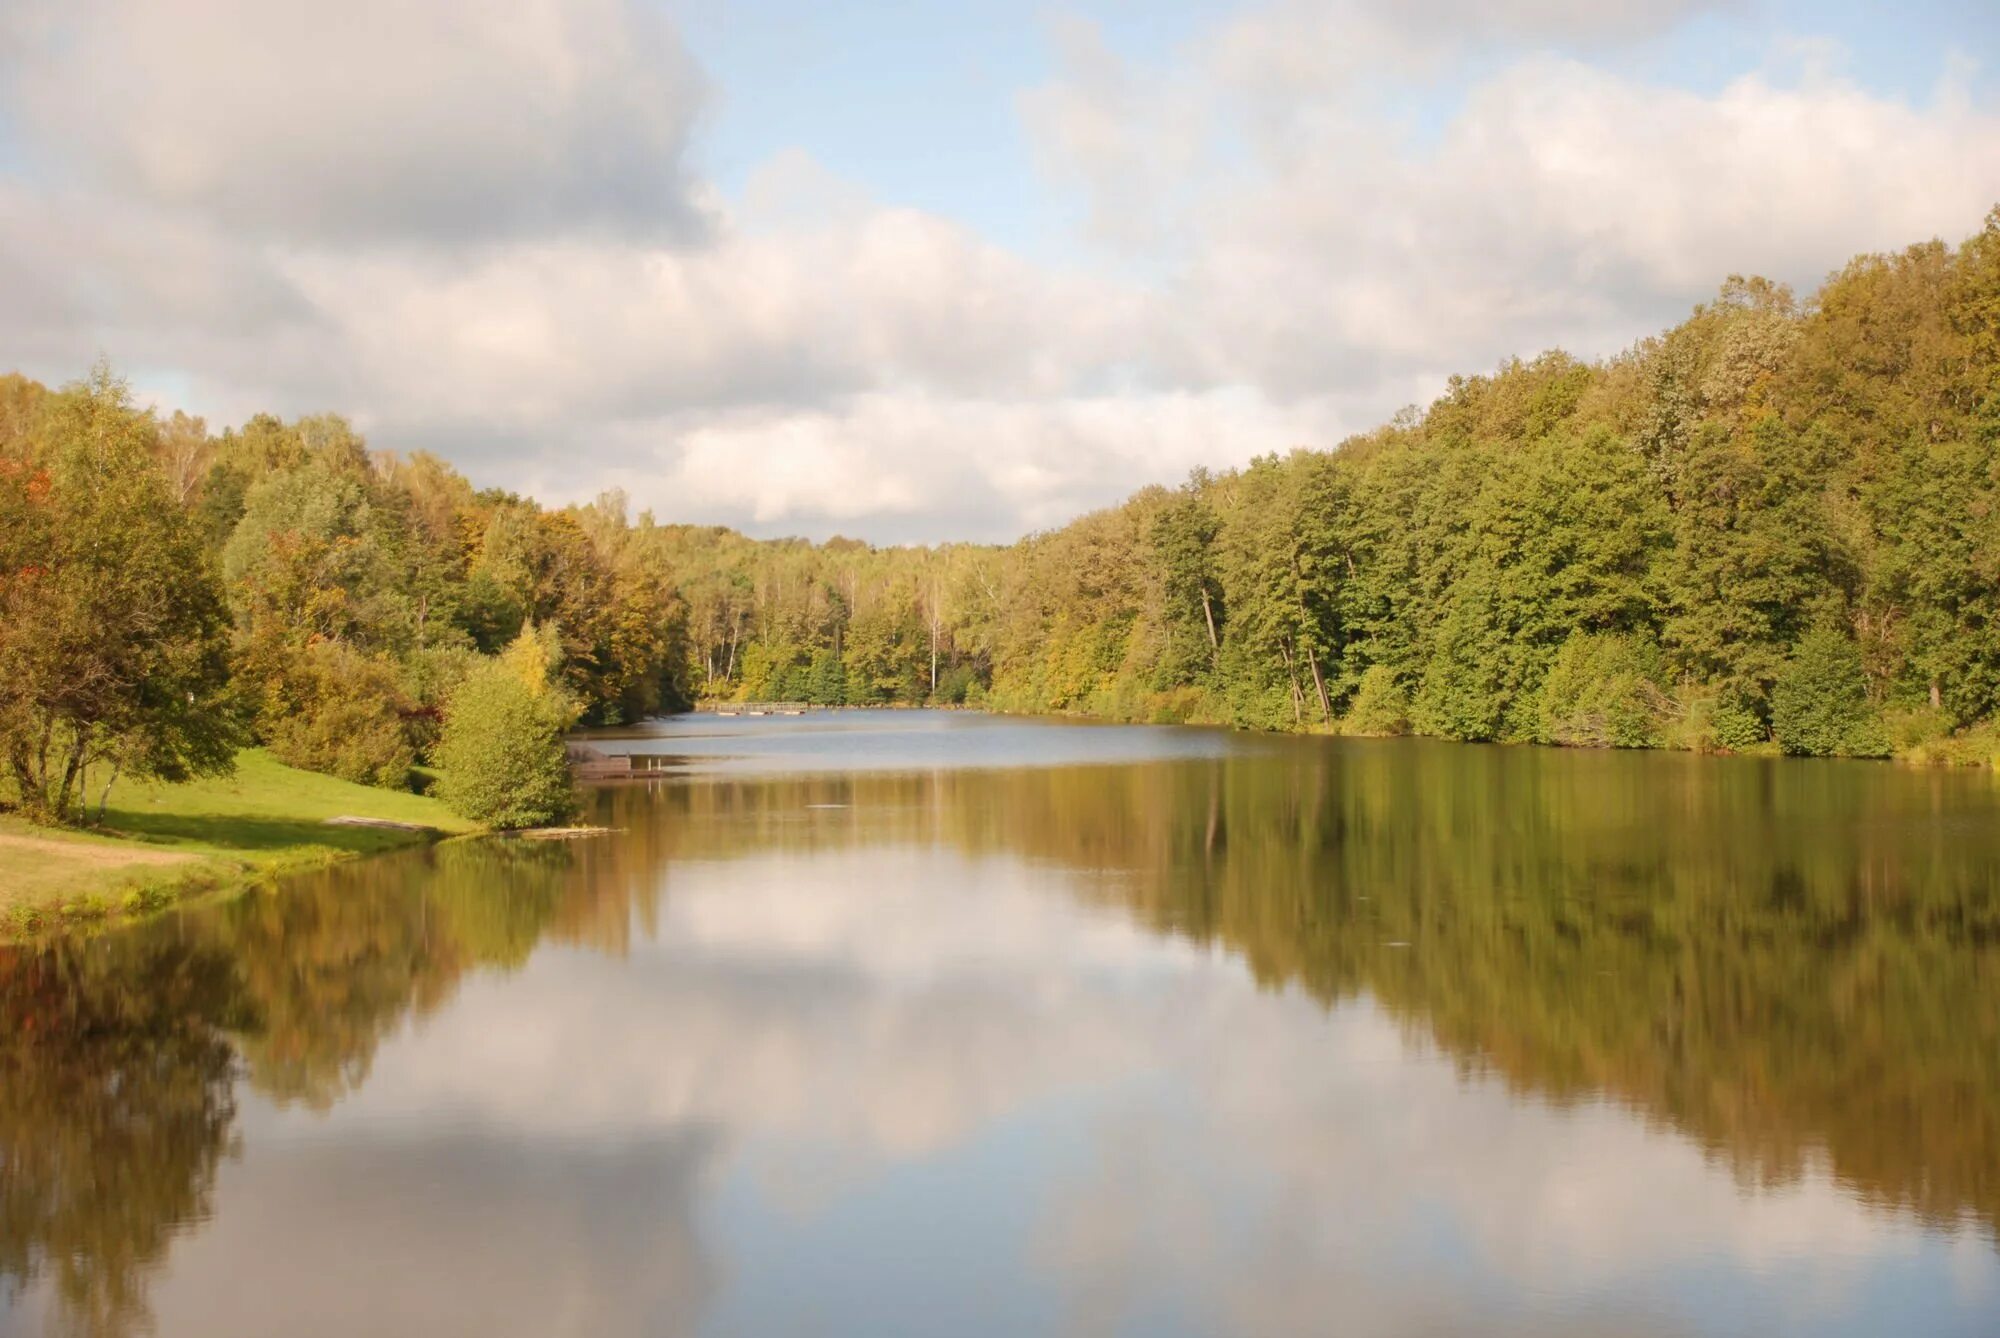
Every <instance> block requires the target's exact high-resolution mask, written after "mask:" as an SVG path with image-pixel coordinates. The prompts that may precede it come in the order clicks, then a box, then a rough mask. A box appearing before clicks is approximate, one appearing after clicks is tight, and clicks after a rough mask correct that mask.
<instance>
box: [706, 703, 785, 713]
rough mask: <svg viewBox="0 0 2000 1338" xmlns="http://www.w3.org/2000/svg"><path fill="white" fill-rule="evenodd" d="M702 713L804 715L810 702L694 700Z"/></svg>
mask: <svg viewBox="0 0 2000 1338" xmlns="http://www.w3.org/2000/svg"><path fill="white" fill-rule="evenodd" d="M694 709H695V710H696V711H698V712H700V713H702V714H703V715H804V714H805V713H806V712H807V711H810V710H812V709H813V708H812V703H811V702H696V703H695V708H694Z"/></svg>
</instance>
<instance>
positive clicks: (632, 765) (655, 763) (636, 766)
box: [564, 739, 674, 781]
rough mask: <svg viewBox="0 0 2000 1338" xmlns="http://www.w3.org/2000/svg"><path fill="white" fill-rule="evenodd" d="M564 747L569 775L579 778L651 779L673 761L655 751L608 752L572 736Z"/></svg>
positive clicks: (611, 779)
mask: <svg viewBox="0 0 2000 1338" xmlns="http://www.w3.org/2000/svg"><path fill="white" fill-rule="evenodd" d="M564 749H565V751H566V752H567V753H568V754H569V769H570V774H571V775H573V776H575V777H576V778H577V779H578V780H580V781H626V780H654V779H657V778H658V777H660V776H664V775H666V774H667V773H668V771H669V770H671V768H672V764H673V762H674V759H672V758H668V757H664V756H661V755H660V754H657V753H607V752H604V751H603V750H602V749H598V748H593V747H591V746H590V745H589V744H587V743H580V742H578V741H576V740H574V739H572V740H571V741H570V742H569V743H567V744H566V745H564Z"/></svg>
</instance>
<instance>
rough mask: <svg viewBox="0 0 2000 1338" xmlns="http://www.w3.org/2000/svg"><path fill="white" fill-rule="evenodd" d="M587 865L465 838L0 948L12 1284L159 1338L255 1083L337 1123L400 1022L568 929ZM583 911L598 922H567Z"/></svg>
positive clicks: (83, 1323)
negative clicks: (164, 1294) (189, 907)
mask: <svg viewBox="0 0 2000 1338" xmlns="http://www.w3.org/2000/svg"><path fill="white" fill-rule="evenodd" d="M580 872H581V871H580V870H579V869H578V867H577V861H576V860H575V859H574V858H573V856H572V854H571V852H570V851H569V850H568V849H566V848H564V847H560V846H551V845H547V844H534V843H527V842H498V841H481V842H461V843H454V844H451V845H447V846H442V847H439V848H437V849H436V850H432V851H424V852H419V853H415V854H411V855H406V856H398V857H391V858H385V859H381V860H375V861H370V862H367V863H362V864H355V865H347V866H342V867H340V868H337V869H331V870H328V871H326V872H324V873H320V874H315V875H311V876H308V877H304V878H300V879H296V880H293V881H292V882H291V883H290V884H288V885H287V886H286V887H285V888H284V889H283V890H282V891H276V892H253V893H251V894H248V895H246V896H243V897H239V898H237V899H235V900H232V901H229V902H227V903H224V904H222V905H219V906H215V907H211V908H207V909H205V910H202V911H199V912H190V913H188V914H184V915H178V916H171V917H167V918H164V919H161V920H157V921H154V922H151V923H148V924H145V925H142V926H139V927H137V928H135V929H133V930H130V931H127V932H124V933H120V934H114V935H107V936H104V937H102V938H100V939H96V940H90V941H82V940H59V941H54V942H50V943H47V944H43V945H39V946H32V947H21V948H14V949H0V1286H5V1287H6V1288H7V1289H8V1290H9V1291H10V1292H13V1293H16V1294H18V1293H19V1292H21V1291H22V1290H23V1289H25V1288H26V1287H27V1286H28V1285H29V1284H30V1283H34V1282H37V1281H46V1282H47V1284H48V1292H49V1299H50V1300H51V1301H52V1302H53V1307H52V1317H53V1319H54V1320H55V1322H57V1323H58V1324H60V1325H61V1326H63V1327H66V1328H71V1329H74V1330H76V1331H80V1332H88V1333H123V1332H131V1331H133V1330H135V1329H137V1328H142V1327H144V1323H145V1320H146V1308H145V1302H144V1278H145V1274H146V1272H147V1270H148V1269H149V1268H150V1267H151V1266H153V1265H155V1264H157V1263H158V1262H159V1261H160V1259H161V1258H162V1257H163V1255H164V1254H165V1251H166V1248H167V1244H168V1242H169V1240H170V1239H171V1237H172V1234H173V1232H174V1230H175V1229H176V1228H177V1227H178V1226H179V1225H181V1224H183V1223H186V1222H191V1221H197V1220H199V1219H200V1218H202V1217H204V1216H206V1215H207V1213H208V1212H209V1210H210V1198H211V1195H212V1193H213V1188H214V1183H215V1176H216V1169H217V1166H218V1164H219V1162H220V1161H221V1160H222V1158H223V1157H224V1156H225V1155H226V1154H227V1153H228V1151H229V1148H230V1145H231V1139H232V1129H233V1125H234V1121H235V1114H236V1099H237V1086H238V1083H239V1082H247V1083H248V1084H249V1086H250V1087H251V1088H252V1089H253V1090H255V1091H257V1092H259V1093H261V1094H262V1095H264V1096H266V1097H268V1098H270V1099H272V1100H274V1101H276V1102H278V1103H280V1104H288V1103H292V1102H299V1103H302V1104H304V1105H306V1106H308V1107H310V1108H313V1109H317V1110H324V1109H327V1108H328V1107H330V1106H331V1105H333V1104H334V1103H335V1102H337V1101H338V1100H339V1099H340V1098H341V1097H342V1096H344V1095H345V1094H347V1093H348V1092H350V1091H353V1090H355V1089H357V1088H358V1087H359V1086H360V1085H361V1084H362V1083H363V1081H365V1079H366V1077H367V1074H368V1070H369V1065H370V1063H371V1062H372V1060H373V1057H374V1054H375V1050H376V1047H377V1046H378V1045H379V1044H380V1042H381V1040H382V1038H383V1037H384V1036H385V1035H386V1034H387V1033H388V1032H389V1031H390V1030H391V1029H392V1028H393V1027H395V1026H396V1025H397V1024H398V1023H399V1022H400V1021H401V1020H402V1019H403V1018H405V1017H408V1016H410V1015H411V1014H412V1013H415V1014H418V1015H421V1014H423V1013H426V1012H428V1011H430V1010H432V1009H435V1008H436V1007H438V1006H439V1005H440V1004H441V1003H443V1002H444V1001H445V1000H446V999H448V998H449V997H450V996H451V994H452V992H453V991H454V990H455V989H456V987H457V984H458V981H459V980H460V979H461V978H462V976H463V975H464V974H465V972H466V971H467V970H468V969H471V968H474V967H480V966H499V967H509V966H513V965H516V964H518V963H519V962H521V961H522V960H524V959H525V957H526V956H527V953H528V950H529V949H530V948H531V947H532V946H533V945H534V943H535V942H536V941H537V940H538V939H540V938H541V937H542V936H543V935H544V934H546V933H548V932H550V930H551V926H552V924H554V922H555V921H556V920H557V918H558V913H559V912H560V911H563V910H564V909H565V906H566V905H567V903H568V901H569V900H575V901H577V902H580V903H581V904H582V905H584V906H589V905H591V904H593V903H594V901H595V897H594V896H592V895H587V894H586V895H580V896H578V897H577V898H574V899H571V898H570V897H569V894H570V893H571V892H572V891H573V890H575V888H576V882H575V880H576V878H577V877H578V876H579V874H580ZM569 913H570V914H572V915H576V914H580V913H581V914H586V915H587V912H579V911H578V910H576V909H575V908H571V909H570V911H569Z"/></svg>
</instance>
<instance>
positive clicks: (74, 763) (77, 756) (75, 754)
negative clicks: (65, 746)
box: [54, 730, 87, 818]
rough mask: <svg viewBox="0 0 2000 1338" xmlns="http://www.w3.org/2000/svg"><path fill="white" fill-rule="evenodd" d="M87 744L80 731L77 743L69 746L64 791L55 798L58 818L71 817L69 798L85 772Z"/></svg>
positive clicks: (64, 771) (63, 782)
mask: <svg viewBox="0 0 2000 1338" xmlns="http://www.w3.org/2000/svg"><path fill="white" fill-rule="evenodd" d="M86 742H87V739H86V736H85V735H84V734H83V732H82V731H80V730H79V731H78V732H77V736H76V741H75V742H74V743H72V744H70V746H69V762H68V764H67V765H66V766H64V767H63V778H62V789H60V790H58V791H56V796H55V805H54V812H55V815H56V817H58V818H67V817H68V816H69V813H70V802H69V797H70V793H71V791H73V790H75V789H76V788H77V777H78V774H79V773H80V772H82V770H83V750H84V747H85V744H86ZM86 802H87V801H86Z"/></svg>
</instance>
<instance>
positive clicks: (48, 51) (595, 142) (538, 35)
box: [0, 0, 703, 247]
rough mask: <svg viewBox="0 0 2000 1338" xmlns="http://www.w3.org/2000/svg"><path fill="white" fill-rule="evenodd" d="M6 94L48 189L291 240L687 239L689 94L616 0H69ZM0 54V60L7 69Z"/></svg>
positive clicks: (647, 12)
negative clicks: (49, 178)
mask: <svg viewBox="0 0 2000 1338" xmlns="http://www.w3.org/2000/svg"><path fill="white" fill-rule="evenodd" d="M38 13H39V22H36V23H34V24H32V25H30V24H28V23H26V22H24V23H22V25H21V29H22V31H23V32H24V33H25V35H26V36H27V37H28V38H29V40H28V41H26V42H24V43H22V44H21V45H20V46H19V47H17V48H16V50H15V53H14V60H13V62H12V64H13V67H14V68H13V69H12V70H11V71H10V72H9V78H8V84H9V87H8V90H7V92H8V94H9V96H8V97H7V99H6V101H7V103H9V104H11V106H12V107H13V109H14V111H15V115H16V117H17V118H18V119H19V120H20V121H21V122H22V124H23V125H24V126H25V128H26V129H27V131H28V132H29V134H30V135H31V137H32V139H33V142H34V144H35V146H36V147H37V148H38V149H40V150H41V152H42V154H43V155H44V156H45V158H47V159H48V160H49V163H50V166H52V167H53V168H54V169H55V170H56V172H57V173H58V174H60V175H68V176H74V177H75V178H78V179H80V180H85V181H98V182H102V183H105V184H106V185H108V186H109V188H110V189H112V190H113V191H114V192H116V193H118V194H120V195H131V196H136V197H138V198H140V199H144V200H147V201H151V202H154V203H158V204H161V205H166V206H171V207H176V208H182V209H186V210H189V211H191V212H194V213H197V214H200V215H204V216H209V217H214V218H217V219H219V220H224V221H226V223H227V225H228V226H229V227H230V228H231V229H232V230H234V231H236V232H238V233H239V234H242V233H250V234H252V235H261V236H266V237H273V238H276V239H277V240H279V241H281V242H283V243H285V244H287V245H297V244H301V243H321V242H326V243H333V244H344V243H349V242H360V241H371V240H372V241H390V242H408V241H411V240H418V239H421V240H428V241H433V242H437V243H441V244H445V245H450V246H455V247H456V246H463V245H465V244H467V243H468V242H469V241H472V240H475V239H478V238H483V237H490V236H505V235H509V234H514V233H519V232H524V231H533V230H537V229H540V228H544V227H547V226H550V225H575V224H587V225H594V226H609V227H612V228H614V229H616V230H619V231H628V230H629V231H638V232H642V233H645V234H647V235H654V236H657V235H662V234H666V235H673V234H675V233H685V232H687V231H689V230H690V229H692V228H693V227H694V226H695V225H696V222H697V218H698V213H699V210H698V208H697V206H696V202H695V200H694V198H693V194H692V190H691V186H690V181H689V177H688V174H687V172H686V170H685V166H684V164H683V161H682V159H683V155H684V152H685V150H686V147H687V141H688V136H689V132H690V130H691V128H692V126H693V123H694V120H695V117H696V114H697V112H698V111H699V109H700V106H701V102H702V97H703V90H702V85H701V80H700V77H699V75H698V73H697V71H696V68H695V66H694V64H693V62H692V61H691V60H690V59H689V57H688V55H687V53H686V52H685V51H684V50H683V48H682V47H681V44H680V41H679V39H678V37H677V36H676V35H675V34H674V32H673V31H672V30H671V29H670V28H669V27H668V26H667V24H666V23H665V21H664V20H663V19H662V18H661V17H660V16H659V15H658V13H657V12H656V11H655V10H653V9H652V8H651V7H649V6H646V5H643V4H636V3H630V2H629V0H531V2H530V3H527V4H515V5H510V6H508V7H507V8H506V9H505V11H496V10H495V9H493V8H492V7H491V6H490V5H483V4H479V3H477V0H446V3H426V4H421V5H409V4H403V3H399V0H347V2H346V3H342V4H338V5H328V4H318V3H312V2H311V0H289V2H282V3H273V2H272V0H179V2H178V3H174V4H159V3H150V2H149V0H65V3H62V4H60V5H45V6H43V7H41V8H40V9H39V11H38ZM0 59H4V58H0Z"/></svg>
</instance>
